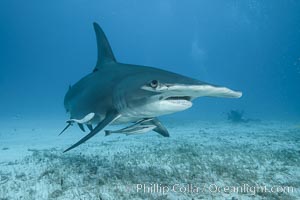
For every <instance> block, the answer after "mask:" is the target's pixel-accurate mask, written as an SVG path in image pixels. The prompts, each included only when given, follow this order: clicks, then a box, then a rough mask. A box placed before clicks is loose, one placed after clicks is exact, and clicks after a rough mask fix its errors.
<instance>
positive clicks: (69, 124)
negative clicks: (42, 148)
mask: <svg viewBox="0 0 300 200" xmlns="http://www.w3.org/2000/svg"><path fill="white" fill-rule="evenodd" d="M71 125H72V123H68V125H67V126H66V127H65V128H64V129H63V130H62V131H61V132H60V133H59V134H58V135H61V134H63V132H65V131H66V130H67V129H68V128H69V127H70V126H71Z"/></svg>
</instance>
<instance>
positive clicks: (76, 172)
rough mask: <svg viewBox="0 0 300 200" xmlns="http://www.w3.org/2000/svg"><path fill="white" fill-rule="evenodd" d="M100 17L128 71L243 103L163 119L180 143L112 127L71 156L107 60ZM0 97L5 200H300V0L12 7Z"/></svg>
mask: <svg viewBox="0 0 300 200" xmlns="http://www.w3.org/2000/svg"><path fill="white" fill-rule="evenodd" d="M94 22H97V23H98V24H100V25H101V27H102V28H103V30H104V32H105V34H106V36H107V38H108V40H109V42H110V45H111V47H112V50H113V52H114V55H115V57H116V59H117V61H119V62H121V63H128V64H137V65H146V66H153V67H157V68H160V69H164V70H168V71H172V72H176V73H179V74H183V75H186V76H189V77H192V78H195V79H198V80H202V81H205V82H208V83H212V84H215V85H221V86H226V87H228V88H230V89H233V90H236V91H242V92H243V96H242V97H241V98H237V99H226V98H211V97H202V98H199V99H197V100H195V101H194V104H193V107H192V108H190V109H188V110H185V111H182V112H178V113H174V114H171V115H166V116H162V117H159V118H160V119H161V121H162V123H163V124H164V125H165V126H166V127H167V129H168V131H169V132H170V137H162V136H160V135H159V134H157V133H154V132H153V131H152V132H149V133H147V134H142V135H131V136H129V137H127V136H125V135H120V134H119V135H118V134H112V135H110V136H109V137H105V136H104V134H103V132H102V133H101V134H97V135H96V136H95V137H94V138H92V139H90V140H89V141H88V142H86V143H85V144H82V145H81V146H80V147H78V148H76V149H74V150H72V151H70V152H67V153H63V151H64V150H65V149H66V148H68V147H70V145H72V144H74V143H75V142H77V141H78V140H79V139H80V138H82V137H84V136H85V135H86V134H87V131H86V132H85V133H82V132H81V131H80V129H78V127H77V126H73V127H72V128H70V129H68V130H67V132H66V133H65V134H64V135H62V136H59V137H58V133H59V132H60V131H61V130H62V128H63V127H64V126H65V122H66V120H67V119H69V117H70V116H69V115H68V114H67V113H66V111H65V108H64V105H63V101H64V96H65V94H66V92H67V90H68V88H69V85H73V84H75V83H76V82H77V81H78V80H79V79H81V78H82V77H84V76H85V75H87V74H89V73H91V72H92V70H93V69H94V67H95V65H96V60H97V47H96V37H95V33H94V28H93V23H94ZM0 92H1V94H0V113H1V115H0V200H7V199H39V200H40V199H58V200H60V199H74V200H75V199H92V200H93V199H98V200H99V199H100V200H104V199H105V200H110V199H111V200H115V199H164V200H165V199H170V200H174V199H176V200H177V199H182V200H185V199H222V200H224V199H225V200H229V199H231V200H237V199H243V200H244V199H245V200H248V199H251V200H252V199H299V196H300V182H299V180H300V167H299V163H300V145H299V144H300V143H299V141H300V1H298V0H272V1H260V0H243V1H238V0H226V1H223V0H189V1H178V0H152V1H146V0H89V1H81V0H73V1H71V0H69V1H67V0H53V1H39V0H28V1H17V0H1V1H0ZM236 111H237V112H236ZM239 112H241V113H244V115H243V116H242V114H241V113H240V117H241V116H242V117H243V118H242V119H240V120H238V119H239V118H238V117H237V118H236V119H237V120H234V113H235V114H237V115H239ZM230 113H231V114H232V115H229V114H230ZM228 118H229V119H232V121H238V122H241V123H231V121H230V120H228ZM244 122H247V123H244ZM248 122H249V123H248ZM120 128H123V127H120ZM109 130H110V126H109ZM112 130H115V128H112ZM143 184H144V185H143ZM192 185H194V186H195V187H196V188H198V189H199V188H200V189H203V190H200V191H198V189H197V191H195V190H196V189H195V187H192ZM156 186H157V187H156ZM217 186H220V187H219V189H220V190H222V191H216V187H217ZM163 187H165V189H168V192H166V194H165V193H162V192H161V191H158V190H155V188H158V189H159V188H160V189H162V188H163ZM174 187H175V189H174ZM237 187H240V188H242V187H243V188H245V187H246V188H247V189H249V188H250V189H251V188H252V191H248V190H247V191H245V190H244V191H229V192H228V190H226V191H224V190H225V188H227V189H235V188H237ZM260 187H265V188H267V189H268V190H263V191H262V190H261V188H260ZM142 188H143V189H142ZM172 188H173V191H171V189H172ZM188 188H194V190H193V191H192V192H191V191H187V190H189V189H188ZM181 189H182V191H181ZM184 189H186V190H184ZM270 189H277V190H276V191H272V192H270ZM169 190H170V191H169Z"/></svg>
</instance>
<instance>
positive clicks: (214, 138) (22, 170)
mask: <svg viewBox="0 0 300 200" xmlns="http://www.w3.org/2000/svg"><path fill="white" fill-rule="evenodd" d="M164 124H165V126H166V127H167V128H168V130H169V132H170V134H171V137H170V138H163V137H161V136H160V135H158V134H156V133H154V132H149V133H147V134H144V135H134V136H125V135H119V134H114V135H111V136H107V137H104V135H103V133H100V134H98V135H97V136H95V137H94V138H92V139H91V140H89V141H88V142H86V143H85V144H84V145H81V146H80V147H78V148H76V149H74V150H72V151H70V152H68V153H62V151H63V150H64V149H65V148H67V147H69V146H70V145H71V144H73V143H75V142H77V141H78V140H79V139H80V138H81V137H82V136H83V135H84V134H85V133H84V134H83V133H82V132H81V131H80V130H79V129H78V127H77V126H76V127H75V126H73V127H72V128H71V129H70V130H68V131H67V132H66V133H64V135H62V136H59V137H58V136H57V134H58V133H59V131H60V130H61V128H63V125H64V124H63V123H62V122H49V121H26V120H15V121H13V120H12V121H9V122H5V121H1V129H0V199H1V200H10V199H28V200H29V199H30V200H32V199H39V200H42V199H73V200H75V199H98V200H108V199H190V200H191V199H224V200H225V199H226V200H227V199H228V200H229V199H230V200H237V199H243V200H244V199H285V200H288V199H300V127H299V124H297V123H292V122H284V121H265V122H260V123H254V122H252V123H243V124H232V123H229V122H226V121H221V122H215V121H210V122H205V121H192V122H191V121H186V122H182V121H173V122H172V121H167V122H165V121H164ZM111 129H114V127H111ZM140 184H145V186H146V187H143V185H140ZM151 184H152V186H153V187H152V191H151ZM157 186H158V187H157ZM216 186H218V187H219V189H220V191H219V192H217V191H216ZM257 186H260V187H262V186H266V188H267V189H268V191H263V190H259V189H257V188H258V187H257ZM137 187H142V189H140V190H138V189H137ZM226 187H228V188H226ZM234 187H240V188H242V187H243V188H245V190H246V189H247V188H248V192H247V191H242V190H241V189H240V192H234V191H232V190H233V188H234ZM255 187H256V188H255ZM143 188H145V191H144V190H143ZM162 188H164V191H165V193H164V194H163V192H162ZM191 188H192V189H191ZM159 189H161V190H159ZM167 189H169V191H167ZM180 189H181V191H180ZM227 189H230V191H228V190H227ZM271 189H272V190H273V192H271V191H270V190H271ZM224 190H225V191H224ZM277 190H278V191H277Z"/></svg>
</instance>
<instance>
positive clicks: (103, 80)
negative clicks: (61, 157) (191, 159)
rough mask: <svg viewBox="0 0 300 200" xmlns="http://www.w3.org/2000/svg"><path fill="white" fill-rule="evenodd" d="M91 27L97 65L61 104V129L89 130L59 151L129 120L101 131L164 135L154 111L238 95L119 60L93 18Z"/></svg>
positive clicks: (170, 110)
mask: <svg viewBox="0 0 300 200" xmlns="http://www.w3.org/2000/svg"><path fill="white" fill-rule="evenodd" d="M94 29H95V32H96V38H97V47H98V60H97V64H96V67H95V68H94V70H93V72H92V73H90V74H88V75H87V76H85V77H83V78H82V79H81V80H79V81H78V82H77V83H76V84H75V85H73V86H70V88H69V90H68V91H67V93H66V95H65V98H64V106H65V109H66V111H67V112H69V113H70V119H69V120H68V121H67V126H66V127H65V129H64V130H63V131H62V132H64V131H65V130H66V129H67V128H68V127H69V126H71V125H72V124H74V123H77V124H78V125H79V127H80V128H81V129H82V130H83V131H84V125H86V126H87V127H88V128H89V130H90V132H89V133H88V134H87V135H86V136H84V137H83V138H82V139H81V140H79V141H78V142H77V143H75V144H73V145H72V146H71V147H69V148H68V149H66V150H65V151H64V152H67V151H69V150H71V149H73V148H75V147H77V146H78V145H80V144H82V143H84V142H86V141H87V140H88V139H90V138H91V137H93V136H94V135H96V134H97V133H98V132H100V131H101V130H102V129H103V128H105V127H106V126H107V125H109V124H124V123H134V124H133V125H132V126H129V127H126V128H124V129H121V130H119V131H106V135H109V134H110V133H112V132H120V133H125V134H135V133H144V132H147V131H150V130H153V131H155V132H157V133H159V134H161V135H162V136H165V137H168V136H169V133H168V131H167V129H166V128H165V127H164V126H163V125H162V123H161V122H160V121H159V120H158V119H157V117H158V116H161V115H166V114H171V113H175V112H178V111H182V110H185V109H188V108H190V107H191V106H192V101H193V100H194V99H196V98H198V97H203V96H209V97H227V98H239V97H241V96H242V93H241V92H237V91H233V90H230V89H228V88H226V87H221V86H217V85H212V84H208V83H205V82H202V81H198V80H196V79H193V78H189V77H186V76H183V75H180V74H176V73H173V72H169V71H165V70H161V69H158V68H154V67H147V66H139V65H131V64H123V63H119V62H117V60H116V59H115V56H114V54H113V52H112V49H111V47H110V45H109V42H108V40H107V38H106V36H105V34H104V32H103V30H102V29H101V28H100V26H99V25H98V24H97V23H94ZM93 125H96V126H95V127H93ZM62 132H61V133H62ZM61 133H60V134H61Z"/></svg>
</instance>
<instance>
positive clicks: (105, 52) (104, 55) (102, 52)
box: [94, 22, 116, 71]
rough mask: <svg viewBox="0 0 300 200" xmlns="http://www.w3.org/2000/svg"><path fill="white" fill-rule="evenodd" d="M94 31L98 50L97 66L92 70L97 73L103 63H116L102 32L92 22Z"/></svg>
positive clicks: (97, 25)
mask: <svg viewBox="0 0 300 200" xmlns="http://www.w3.org/2000/svg"><path fill="white" fill-rule="evenodd" d="M94 29H95V33H96V39H97V48H98V58H97V64H96V67H95V68H94V71H97V70H98V69H99V67H101V65H102V64H103V63H107V62H116V59H115V56H114V54H113V52H112V50H111V47H110V45H109V42H108V40H107V38H106V36H105V34H104V32H103V30H102V29H101V27H100V26H99V24H97V23H96V22H94Z"/></svg>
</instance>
